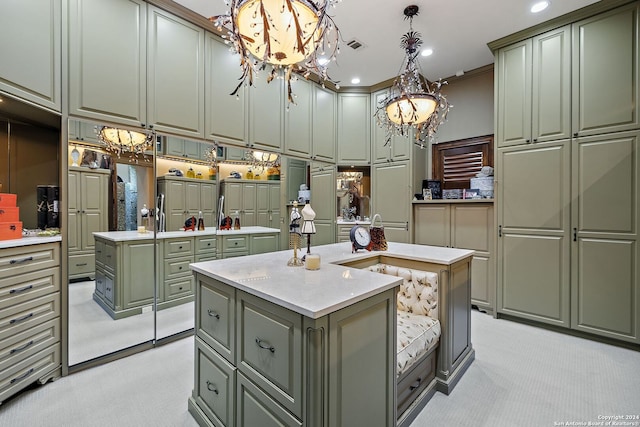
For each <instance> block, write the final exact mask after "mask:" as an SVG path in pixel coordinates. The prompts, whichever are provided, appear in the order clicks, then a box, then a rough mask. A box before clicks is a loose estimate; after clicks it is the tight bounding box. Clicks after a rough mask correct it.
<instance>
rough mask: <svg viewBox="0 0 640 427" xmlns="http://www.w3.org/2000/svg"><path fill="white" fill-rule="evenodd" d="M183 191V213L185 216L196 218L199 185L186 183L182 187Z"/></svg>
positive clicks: (197, 183)
mask: <svg viewBox="0 0 640 427" xmlns="http://www.w3.org/2000/svg"><path fill="white" fill-rule="evenodd" d="M184 190H185V205H184V207H185V211H186V216H187V217H190V216H195V217H196V219H197V218H198V213H199V211H200V183H199V182H193V181H187V182H185V185H184Z"/></svg>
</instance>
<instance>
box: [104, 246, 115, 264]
mask: <svg viewBox="0 0 640 427" xmlns="http://www.w3.org/2000/svg"><path fill="white" fill-rule="evenodd" d="M116 261H117V260H116V247H115V245H112V244H109V243H105V245H104V266H105V267H106V268H108V269H109V270H111V271H115V270H116Z"/></svg>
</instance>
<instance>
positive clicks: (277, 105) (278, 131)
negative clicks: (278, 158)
mask: <svg viewBox="0 0 640 427" xmlns="http://www.w3.org/2000/svg"><path fill="white" fill-rule="evenodd" d="M265 76H266V73H264V74H263V75H262V76H261V77H262V78H259V79H257V81H256V82H254V83H255V86H252V87H251V88H250V89H249V91H250V95H249V99H250V102H249V146H250V147H252V148H257V149H262V150H267V151H273V152H278V153H279V152H281V151H282V139H283V138H282V137H283V135H284V132H283V131H282V126H283V123H282V122H283V116H282V115H283V112H284V109H285V101H284V99H283V98H284V96H283V95H284V89H283V80H282V79H274V80H272V81H271V83H267V82H265V81H264V77H265ZM291 108H295V106H292V107H291ZM294 114H295V113H294Z"/></svg>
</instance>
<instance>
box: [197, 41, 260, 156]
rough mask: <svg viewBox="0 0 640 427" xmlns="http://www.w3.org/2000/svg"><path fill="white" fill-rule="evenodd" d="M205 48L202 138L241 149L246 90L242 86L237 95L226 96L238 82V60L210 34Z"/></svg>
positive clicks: (245, 134)
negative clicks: (203, 136)
mask: <svg viewBox="0 0 640 427" xmlns="http://www.w3.org/2000/svg"><path fill="white" fill-rule="evenodd" d="M205 48H206V51H205V60H206V63H205V90H206V95H205V102H206V115H205V122H204V124H205V138H207V139H213V140H216V141H220V142H222V143H231V144H236V145H242V146H244V144H245V142H246V141H248V140H249V138H248V135H249V129H248V117H249V108H248V90H247V89H246V88H245V86H244V85H242V86H240V89H238V94H237V96H231V95H230V94H231V92H232V91H233V90H234V89H235V87H236V86H237V85H238V83H239V81H238V78H239V77H240V74H241V69H240V62H239V58H238V56H237V55H233V54H232V53H231V52H229V46H227V45H226V44H224V42H222V41H220V38H219V37H217V36H214V35H213V34H211V33H207V35H206V39H205Z"/></svg>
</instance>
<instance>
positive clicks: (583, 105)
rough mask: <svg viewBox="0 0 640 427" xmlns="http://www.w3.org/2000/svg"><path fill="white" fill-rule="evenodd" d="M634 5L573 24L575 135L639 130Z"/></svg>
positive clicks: (638, 91) (636, 13) (636, 21)
mask: <svg viewBox="0 0 640 427" xmlns="http://www.w3.org/2000/svg"><path fill="white" fill-rule="evenodd" d="M638 7H639V6H638V4H637V3H633V4H630V5H628V6H626V7H622V8H618V9H614V10H612V11H610V12H608V13H603V14H601V15H597V16H595V17H593V18H589V19H586V20H584V21H580V22H577V23H575V24H574V25H573V55H572V58H573V63H572V74H573V75H572V97H573V106H572V114H573V120H572V121H573V132H574V133H575V134H577V136H588V135H595V134H601V133H605V132H618V131H623V130H630V129H637V128H638V127H640V121H639V119H638V105H639V104H640V96H639V93H640V87H639V85H638V83H639V79H638V73H639V68H640V67H639V63H638Z"/></svg>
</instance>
